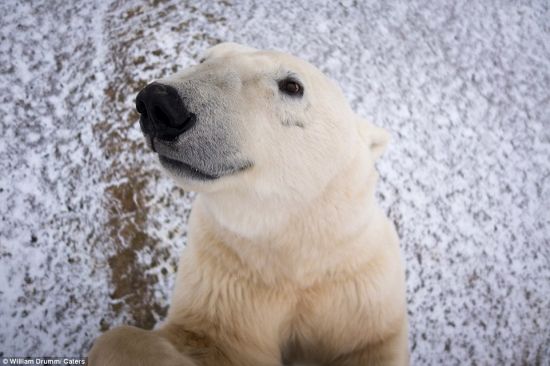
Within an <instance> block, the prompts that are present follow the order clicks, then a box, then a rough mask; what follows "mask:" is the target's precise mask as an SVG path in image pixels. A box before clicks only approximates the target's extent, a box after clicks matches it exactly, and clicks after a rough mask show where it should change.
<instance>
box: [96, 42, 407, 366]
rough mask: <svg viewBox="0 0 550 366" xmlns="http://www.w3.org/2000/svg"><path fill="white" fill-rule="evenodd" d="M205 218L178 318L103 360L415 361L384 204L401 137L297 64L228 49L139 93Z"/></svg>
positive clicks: (158, 142) (185, 272) (112, 347)
mask: <svg viewBox="0 0 550 366" xmlns="http://www.w3.org/2000/svg"><path fill="white" fill-rule="evenodd" d="M136 107H137V110H138V112H139V113H140V114H141V118H140V125H141V128H142V130H143V133H144V135H145V138H146V140H147V144H148V146H149V147H150V148H151V149H152V150H153V151H154V152H156V153H157V154H158V157H159V160H160V163H161V165H162V166H163V168H164V170H166V172H167V173H168V174H169V175H171V176H172V177H173V178H174V180H175V181H176V182H177V184H179V185H181V186H182V187H183V188H184V189H186V190H194V191H196V192H199V195H198V196H197V198H196V200H195V202H194V204H193V209H192V213H191V216H190V219H189V231H188V232H189V234H188V246H187V247H186V249H185V250H184V253H183V255H182V257H181V259H180V263H179V270H178V274H177V279H176V285H175V290H174V293H173V297H172V303H171V306H170V310H169V312H168V316H167V319H166V321H165V323H164V324H163V325H162V326H161V327H160V328H158V329H156V330H153V331H145V330H141V329H138V328H135V327H129V326H123V327H119V328H115V329H113V330H110V331H108V332H106V333H105V334H104V335H102V336H101V337H99V338H98V339H97V340H96V341H95V343H94V346H93V348H92V350H91V352H90V355H89V357H90V358H89V361H90V364H91V365H92V366H95V365H113V366H115V365H116V366H120V365H174V366H175V365H180V366H187V365H189V366H190V365H197V366H199V365H200V366H213V365H234V366H280V365H298V364H308V365H310V364H311V365H350V366H352V365H405V364H408V359H409V356H408V341H407V333H408V321H407V314H406V299H405V278H404V269H403V263H402V259H401V255H400V249H399V242H398V237H397V234H396V231H395V229H394V226H393V224H392V223H391V222H390V221H389V220H388V219H387V218H386V217H385V215H384V213H383V211H382V210H381V209H380V208H379V207H378V206H377V204H376V202H375V198H374V190H375V183H376V181H377V177H378V175H377V173H376V171H375V166H374V163H375V160H376V159H377V158H378V157H379V156H380V155H381V153H382V152H383V151H384V149H385V147H386V144H387V141H388V134H387V132H385V130H383V129H381V128H379V127H376V126H374V125H373V124H371V123H369V122H367V121H364V120H362V119H361V118H359V117H358V116H357V115H356V114H355V113H354V112H353V111H352V110H351V108H350V107H349V105H348V103H347V102H346V100H345V98H344V96H343V94H342V92H341V90H340V88H339V87H338V86H337V85H336V83H334V82H333V81H332V80H330V79H329V78H327V77H326V76H324V75H323V74H322V73H321V72H320V71H319V70H317V69H316V68H315V67H314V66H312V65H310V64H309V63H307V62H305V61H303V60H300V59H298V58H295V57H293V56H291V55H288V54H285V53H281V52H273V51H261V50H257V49H254V48H250V47H245V46H241V45H237V44H233V43H222V44H219V45H217V46H214V47H213V48H211V49H209V50H207V51H206V53H205V55H204V57H203V58H202V60H201V62H200V63H199V64H197V65H195V66H191V67H190V68H189V69H187V70H186V71H184V72H181V73H177V74H175V75H172V76H170V77H167V78H164V79H161V80H158V81H156V82H154V83H152V84H150V85H148V86H147V87H145V89H143V90H142V91H141V92H140V93H139V94H138V96H137V98H136Z"/></svg>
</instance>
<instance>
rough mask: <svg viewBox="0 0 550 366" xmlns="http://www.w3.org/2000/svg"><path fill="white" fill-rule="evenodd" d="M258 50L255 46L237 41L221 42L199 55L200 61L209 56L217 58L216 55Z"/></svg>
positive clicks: (221, 55) (222, 55)
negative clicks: (244, 44)
mask: <svg viewBox="0 0 550 366" xmlns="http://www.w3.org/2000/svg"><path fill="white" fill-rule="evenodd" d="M256 51H258V50H257V49H255V48H252V47H248V46H243V45H241V44H238V43H233V42H223V43H219V44H217V45H215V46H213V47H210V48H209V49H207V50H206V51H204V52H203V53H202V55H201V56H200V60H201V62H202V61H204V60H206V59H210V58H217V57H225V56H232V55H236V54H239V53H250V52H256Z"/></svg>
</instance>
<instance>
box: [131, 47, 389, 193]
mask: <svg viewBox="0 0 550 366" xmlns="http://www.w3.org/2000/svg"><path fill="white" fill-rule="evenodd" d="M136 106H137V109H138V111H139V112H140V114H141V120H140V124H141V127H142V130H143V132H144V134H145V136H146V139H147V142H148V145H149V146H150V147H151V148H152V149H153V150H154V151H155V152H156V153H158V156H159V160H160V162H161V164H162V166H163V168H164V169H165V170H166V171H167V172H168V173H169V174H170V175H171V176H172V177H173V178H174V179H175V180H176V182H177V183H179V185H181V186H182V187H183V188H184V189H188V190H194V191H199V192H228V191H235V190H237V191H241V192H248V193H249V194H253V195H256V196H258V197H265V198H266V199H267V198H273V199H277V200H289V199H292V200H303V199H307V198H308V197H312V196H314V195H316V194H318V193H319V192H320V191H322V190H323V188H324V187H326V186H327V184H328V182H330V180H331V179H332V178H333V177H334V176H335V175H337V174H338V173H339V172H340V171H341V169H342V168H343V167H345V166H346V165H347V164H349V163H350V161H351V160H352V159H353V158H354V156H356V155H357V154H358V153H361V154H364V156H365V159H366V161H365V164H366V165H369V162H371V163H372V162H373V161H374V158H375V156H376V155H377V154H378V151H379V150H381V148H383V146H384V145H385V142H386V139H387V136H386V134H385V132H384V131H383V130H381V129H379V128H376V127H374V126H372V125H371V124H368V123H366V122H362V121H360V119H359V118H358V117H357V116H356V115H355V114H354V113H353V112H352V111H351V109H350V107H349V105H348V103H347V102H346V100H345V98H344V97H343V94H342V92H341V90H340V88H339V87H338V86H337V85H336V84H335V83H334V82H333V81H331V80H330V79H328V78H327V77H326V76H324V75H323V74H322V73H321V72H320V71H319V70H317V69H316V68H315V67H314V66H312V65H310V64H309V63H307V62H305V61H303V60H300V59H298V58H295V57H293V56H290V55H287V54H284V53H280V52H273V51H259V50H256V49H253V48H249V47H245V46H240V45H236V44H232V43H222V44H220V45H217V46H215V47H213V48H211V49H209V50H207V51H206V52H205V54H204V56H203V57H202V59H201V63H200V64H198V65H195V66H192V67H190V68H188V69H187V70H185V71H183V72H181V73H177V74H175V75H171V76H169V77H166V78H163V79H161V80H158V81H157V82H155V83H152V84H150V85H149V86H147V87H146V88H145V89H144V90H142V91H141V92H140V93H139V94H138V97H137V99H136ZM365 142H366V144H365ZM365 147H370V149H369V148H365Z"/></svg>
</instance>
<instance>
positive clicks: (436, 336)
mask: <svg viewBox="0 0 550 366" xmlns="http://www.w3.org/2000/svg"><path fill="white" fill-rule="evenodd" d="M268 4H269V5H268ZM0 14H2V17H1V18H0V37H1V42H0V100H1V102H0V116H1V117H0V156H1V159H0V171H1V172H2V173H1V174H0V215H1V221H0V356H2V355H4V356H13V355H19V356H27V355H29V356H38V355H40V356H42V355H48V356H65V355H75V356H76V355H84V354H85V353H86V352H87V350H88V348H89V346H90V343H91V341H92V339H93V338H94V337H96V336H97V335H98V334H100V333H101V332H102V331H105V330H106V329H108V328H110V327H112V326H115V325H118V324H121V323H132V324H137V325H139V326H141V327H147V328H151V327H153V326H154V325H155V324H156V323H157V322H159V321H160V320H162V319H163V317H164V316H165V314H166V309H167V305H168V301H169V296H170V289H171V287H172V284H173V280H174V272H175V270H176V260H177V258H178V255H179V252H180V250H181V248H183V246H184V245H185V240H186V239H185V238H186V226H185V223H186V219H187V215H188V213H189V207H190V203H191V202H192V198H193V196H192V195H190V194H188V193H184V192H182V191H180V190H179V189H177V188H175V187H174V186H173V185H172V183H171V182H170V181H169V180H168V179H167V178H165V177H164V176H162V175H161V173H160V171H159V169H158V164H157V163H156V162H155V160H154V158H153V156H152V154H151V153H149V152H148V151H147V150H146V149H145V148H144V144H143V141H142V138H141V134H140V132H139V128H138V125H137V124H136V120H137V116H136V114H135V112H133V98H134V97H135V94H136V92H137V91H138V90H139V89H140V88H141V87H142V86H144V85H145V84H146V83H147V82H148V81H150V80H152V79H154V78H158V77H160V76H163V75H166V74H168V73H171V72H173V71H175V70H181V69H182V68H184V67H185V66H186V65H189V64H191V63H194V62H196V57H197V54H198V53H199V52H200V51H202V50H203V49H205V48H206V47H208V46H210V45H213V44H215V43H218V42H219V41H221V40H230V41H236V42H241V43H245V44H249V45H252V46H256V47H259V48H277V49H281V50H286V51H289V52H291V53H294V54H296V55H299V56H301V57H303V58H305V59H307V60H309V61H311V62H313V63H314V64H316V65H317V66H318V67H319V68H321V69H322V70H323V71H325V72H326V73H328V74H329V75H330V76H331V77H333V78H334V79H336V80H338V82H339V83H340V84H341V86H342V88H343V89H344V91H345V93H346V94H347V96H348V97H349V99H350V101H351V103H352V105H353V106H354V108H355V109H356V110H357V111H358V112H359V113H360V114H362V115H363V116H365V117H367V118H369V119H370V120H372V121H374V122H375V123H377V124H379V125H382V126H384V127H386V128H387V129H389V130H390V131H391V132H392V135H393V141H392V144H391V147H390V149H389V151H388V153H387V154H386V155H385V156H384V157H383V159H382V160H381V162H380V164H379V170H380V173H381V177H382V180H381V182H380V184H379V188H378V192H379V194H378V195H379V199H380V201H381V204H382V205H383V207H384V208H385V209H386V210H387V212H388V214H389V216H390V217H391V218H392V219H393V220H394V221H395V222H396V225H397V227H398V230H399V234H400V237H401V238H402V247H403V251H404V253H405V257H406V262H407V282H408V283H407V284H408V300H409V315H410V323H411V331H410V340H411V350H412V360H413V363H414V364H417V365H459V364H472V365H474V364H477V365H501V364H502V365H512V364H513V365H520V364H521V365H550V215H549V214H548V210H549V208H550V163H549V162H548V161H549V159H550V88H549V85H550V61H549V60H550V10H549V5H548V3H547V2H546V1H544V0H541V1H538V2H537V1H532V2H521V4H519V2H515V4H514V5H510V4H508V5H507V4H505V3H504V2H501V1H494V2H491V1H489V0H487V1H478V2H465V1H434V2H430V3H425V4H423V3H421V2H418V1H405V0H403V1H399V2H394V1H389V2H386V1H368V2H363V1H341V2H336V1H332V2H326V3H320V2H316V1H304V2H302V4H299V3H296V2H285V1H265V2H262V1H258V2H253V1H236V0H234V1H233V0H220V1H215V2H214V1H212V2H210V1H200V2H199V1H197V2H196V3H192V2H189V1H177V0H168V1H158V0H155V1H152V2H138V1H110V2H108V1H101V0H95V1H86V2H84V1H81V2H73V1H61V0H57V1H53V0H44V1H32V2H29V1H21V2H16V1H3V2H1V3H0ZM335 311H338V309H335Z"/></svg>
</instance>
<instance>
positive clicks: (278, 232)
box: [189, 158, 386, 286]
mask: <svg viewBox="0 0 550 366" xmlns="http://www.w3.org/2000/svg"><path fill="white" fill-rule="evenodd" d="M353 160H354V161H353V162H352V163H351V164H349V166H348V167H346V168H345V169H344V171H343V172H342V173H341V174H339V175H338V176H337V177H336V178H334V179H333V181H332V182H331V183H330V184H329V185H328V186H327V187H326V189H325V190H324V191H323V193H322V194H321V195H319V196H318V197H316V198H315V199H314V200H313V201H311V202H308V203H307V204H304V205H293V207H291V208H289V209H288V210H285V208H283V209H281V203H280V202H277V203H272V204H271V203H270V202H264V201H262V202H250V199H249V198H247V197H234V196H232V197H227V199H222V200H220V197H216V199H215V200H213V199H210V197H209V196H208V195H199V197H197V200H196V202H195V204H194V207H193V212H192V217H191V222H190V233H189V234H190V236H189V240H190V242H189V245H190V246H193V247H195V249H196V250H201V249H205V248H201V247H200V246H201V245H208V246H220V248H219V249H220V251H221V252H223V253H225V254H224V255H227V252H228V250H229V251H231V252H232V253H233V255H235V256H237V257H238V259H239V262H241V263H245V264H246V265H247V266H248V268H250V270H251V271H253V272H255V273H256V275H259V276H262V277H263V279H264V280H265V281H266V282H269V283H272V282H274V281H275V282H276V281H279V280H281V279H284V278H289V277H292V278H291V279H292V281H293V282H294V283H296V282H297V281H299V282H301V283H303V285H304V286H308V285H311V282H312V281H315V279H316V278H319V274H320V272H323V273H326V274H331V275H333V273H334V272H335V271H338V268H339V265H340V263H346V267H347V268H346V269H345V270H353V268H349V267H350V263H357V265H358V266H360V265H362V264H364V262H365V261H367V260H368V258H369V257H370V256H372V255H373V250H372V249H373V248H372V247H373V245H375V243H372V245H371V242H373V240H372V237H373V235H374V236H376V233H375V231H374V227H375V226H376V225H378V226H380V222H378V223H377V224H376V225H374V221H379V220H386V219H385V217H384V215H383V213H382V212H381V210H380V209H379V208H378V206H377V205H376V203H375V200H374V189H375V184H376V181H377V179H378V174H377V173H376V171H375V170H374V167H372V168H371V169H365V165H363V166H361V165H359V166H358V164H363V163H365V162H364V161H363V159H359V158H356V159H353ZM365 164H366V163H365ZM296 206H297V207H296ZM382 226H383V225H382ZM194 230H197V231H208V232H209V234H210V235H208V237H210V238H213V237H215V238H216V239H215V240H210V241H208V242H207V243H203V242H204V240H201V239H198V238H197V240H195V242H193V239H194V238H195V237H196V236H197V235H194V234H195V233H194V232H193V231H194ZM199 236H200V235H199ZM213 249H214V250H215V248H212V247H210V248H208V249H207V250H209V251H210V252H212V250H213ZM221 252H220V253H221ZM350 258H352V259H350ZM352 267H353V265H352Z"/></svg>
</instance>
